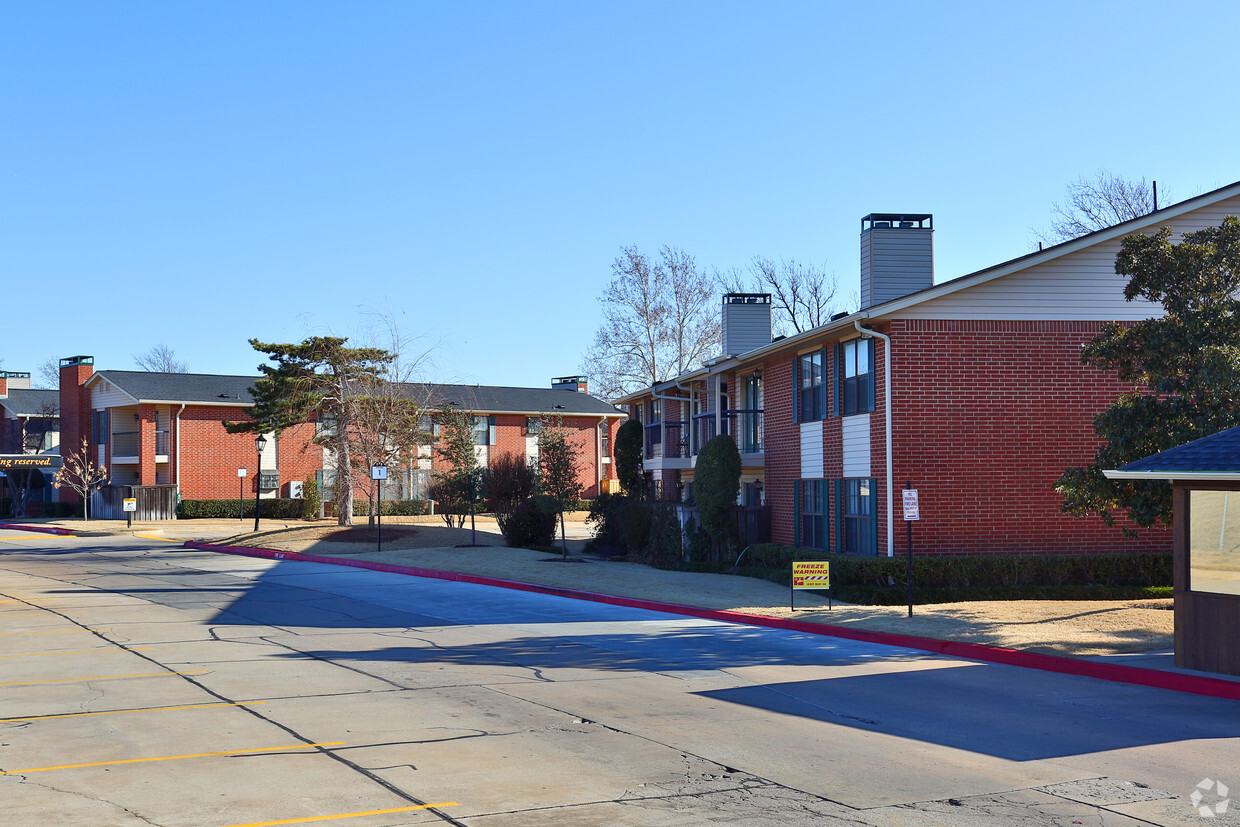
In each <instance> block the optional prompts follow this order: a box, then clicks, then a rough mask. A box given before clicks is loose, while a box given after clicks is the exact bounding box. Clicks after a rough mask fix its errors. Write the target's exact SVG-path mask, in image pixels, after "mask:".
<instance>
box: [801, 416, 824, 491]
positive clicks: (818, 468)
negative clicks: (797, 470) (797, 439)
mask: <svg viewBox="0 0 1240 827" xmlns="http://www.w3.org/2000/svg"><path fill="white" fill-rule="evenodd" d="M822 457H823V454H822V423H821V422H803V423H801V479H804V480H820V479H822V478H823V459H822Z"/></svg>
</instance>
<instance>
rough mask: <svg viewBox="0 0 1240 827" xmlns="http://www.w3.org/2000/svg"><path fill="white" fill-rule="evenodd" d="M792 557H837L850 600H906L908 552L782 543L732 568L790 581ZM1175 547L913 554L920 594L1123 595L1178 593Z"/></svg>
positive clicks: (840, 587)
mask: <svg viewBox="0 0 1240 827" xmlns="http://www.w3.org/2000/svg"><path fill="white" fill-rule="evenodd" d="M793 560H828V561H830V562H831V583H832V590H833V591H834V593H835V595H836V596H837V597H838V598H839V599H840V600H844V601H847V602H849V603H863V604H899V603H902V602H904V601H905V600H907V597H908V593H907V590H906V585H905V579H904V578H905V571H906V566H907V561H906V558H904V557H900V556H897V557H855V556H851V555H842V554H833V553H830V552H822V551H815V550H812V549H796V548H790V547H788V546H781V545H778V544H776V543H762V544H759V545H754V546H750V547H749V548H748V549H747V550H746V551H745V552H744V554H742V555H741V556H740V558H739V559H738V560H737V561H734V563H733V565H732V566H731V567H727V568H725V569H722V570H728V571H731V572H732V573H734V574H741V575H745V576H749V577H761V578H763V579H766V580H771V581H772V582H776V583H780V584H782V585H788V583H789V580H790V579H791V569H792V561H793ZM1171 577H1172V574H1171V554H1170V552H1166V553H1152V552H1139V553H1132V554H1073V555H1068V554H1039V555H1010V554H993V555H984V556H982V555H979V556H967V557H914V558H913V586H914V589H913V600H914V602H917V603H947V602H954V601H960V600H1076V599H1080V600H1086V599H1096V600H1123V599H1131V598H1143V597H1169V596H1170V595H1171Z"/></svg>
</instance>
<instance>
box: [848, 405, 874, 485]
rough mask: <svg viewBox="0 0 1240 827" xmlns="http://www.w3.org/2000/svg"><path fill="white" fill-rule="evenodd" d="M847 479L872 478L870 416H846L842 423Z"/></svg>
mask: <svg viewBox="0 0 1240 827" xmlns="http://www.w3.org/2000/svg"><path fill="white" fill-rule="evenodd" d="M841 443H842V446H841V447H842V448H843V455H844V476H845V477H868V476H870V415H869V414H857V415H856V416H846V417H844V418H843V420H842V421H841Z"/></svg>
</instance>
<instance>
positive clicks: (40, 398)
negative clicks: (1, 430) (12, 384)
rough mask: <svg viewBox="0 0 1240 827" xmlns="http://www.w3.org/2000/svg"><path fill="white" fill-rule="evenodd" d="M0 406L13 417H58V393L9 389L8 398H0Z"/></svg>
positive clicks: (30, 389)
mask: <svg viewBox="0 0 1240 827" xmlns="http://www.w3.org/2000/svg"><path fill="white" fill-rule="evenodd" d="M0 405H3V406H4V407H5V408H7V409H8V411H9V413H11V414H13V416H42V417H49V416H59V415H60V391H54V390H51V391H49V390H43V389H39V388H33V389H32V388H10V389H9V393H8V396H6V397H3V398H0Z"/></svg>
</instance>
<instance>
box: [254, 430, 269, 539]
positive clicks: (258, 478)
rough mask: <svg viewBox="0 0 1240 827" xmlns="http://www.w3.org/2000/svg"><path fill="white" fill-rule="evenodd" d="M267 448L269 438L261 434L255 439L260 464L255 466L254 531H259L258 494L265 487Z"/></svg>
mask: <svg viewBox="0 0 1240 827" xmlns="http://www.w3.org/2000/svg"><path fill="white" fill-rule="evenodd" d="M266 447H267V437H265V436H263V435H262V434H259V435H258V436H256V437H254V449H255V450H256V451H258V463H257V464H256V465H255V466H254V467H255V468H256V469H257V470H256V471H255V472H254V530H255V531H258V494H259V491H260V489H261V488H262V485H263V449H264V448H266Z"/></svg>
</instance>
